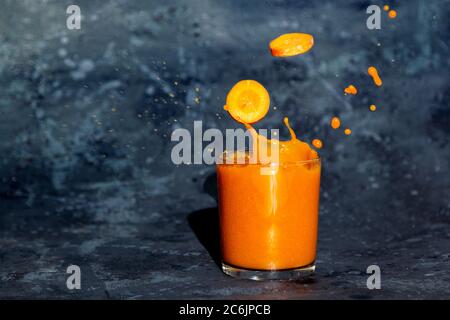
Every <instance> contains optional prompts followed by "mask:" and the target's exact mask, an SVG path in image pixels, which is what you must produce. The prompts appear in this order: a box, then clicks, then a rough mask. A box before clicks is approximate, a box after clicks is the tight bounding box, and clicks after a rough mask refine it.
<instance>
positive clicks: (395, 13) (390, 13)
mask: <svg viewBox="0 0 450 320" xmlns="http://www.w3.org/2000/svg"><path fill="white" fill-rule="evenodd" d="M388 16H389V18H391V19H395V18H397V11H395V10H390V11H389V12H388Z"/></svg>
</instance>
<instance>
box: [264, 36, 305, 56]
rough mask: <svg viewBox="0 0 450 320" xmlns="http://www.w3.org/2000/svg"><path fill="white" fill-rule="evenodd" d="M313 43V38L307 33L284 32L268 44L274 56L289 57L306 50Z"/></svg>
mask: <svg viewBox="0 0 450 320" xmlns="http://www.w3.org/2000/svg"><path fill="white" fill-rule="evenodd" d="M313 45H314V38H313V36H312V35H310V34H307V33H286V34H283V35H281V36H279V37H278V38H276V39H274V40H272V41H271V42H270V44H269V47H270V52H271V53H272V55H273V56H274V57H290V56H295V55H298V54H302V53H305V52H308V51H309V50H310V49H311V48H312V47H313Z"/></svg>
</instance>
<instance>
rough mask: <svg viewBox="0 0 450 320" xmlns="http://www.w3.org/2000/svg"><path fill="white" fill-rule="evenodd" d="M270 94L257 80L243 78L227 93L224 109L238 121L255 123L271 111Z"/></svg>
mask: <svg viewBox="0 0 450 320" xmlns="http://www.w3.org/2000/svg"><path fill="white" fill-rule="evenodd" d="M269 106H270V96H269V93H268V92H267V90H266V88H264V86H263V85H262V84H260V83H259V82H258V81H255V80H241V81H239V82H238V83H236V84H235V85H234V86H233V88H232V89H231V90H230V92H229V93H228V95H227V103H226V105H225V106H224V109H225V110H227V111H228V113H229V114H230V115H231V116H232V117H233V119H235V120H236V121H238V122H241V123H255V122H256V121H259V120H261V119H262V118H264V116H265V115H266V114H267V112H268V111H269Z"/></svg>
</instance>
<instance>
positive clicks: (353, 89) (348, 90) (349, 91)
mask: <svg viewBox="0 0 450 320" xmlns="http://www.w3.org/2000/svg"><path fill="white" fill-rule="evenodd" d="M344 92H345V94H352V95H355V94H357V93H358V89H356V87H355V86H354V85H352V84H351V85H349V86H348V87H347V88H345V89H344Z"/></svg>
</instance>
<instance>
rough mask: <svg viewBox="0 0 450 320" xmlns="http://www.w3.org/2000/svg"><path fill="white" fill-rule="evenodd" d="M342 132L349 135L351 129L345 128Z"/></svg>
mask: <svg viewBox="0 0 450 320" xmlns="http://www.w3.org/2000/svg"><path fill="white" fill-rule="evenodd" d="M344 133H345V134H346V135H348V136H349V135H351V134H352V130H350V129H349V128H347V129H345V130H344Z"/></svg>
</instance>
